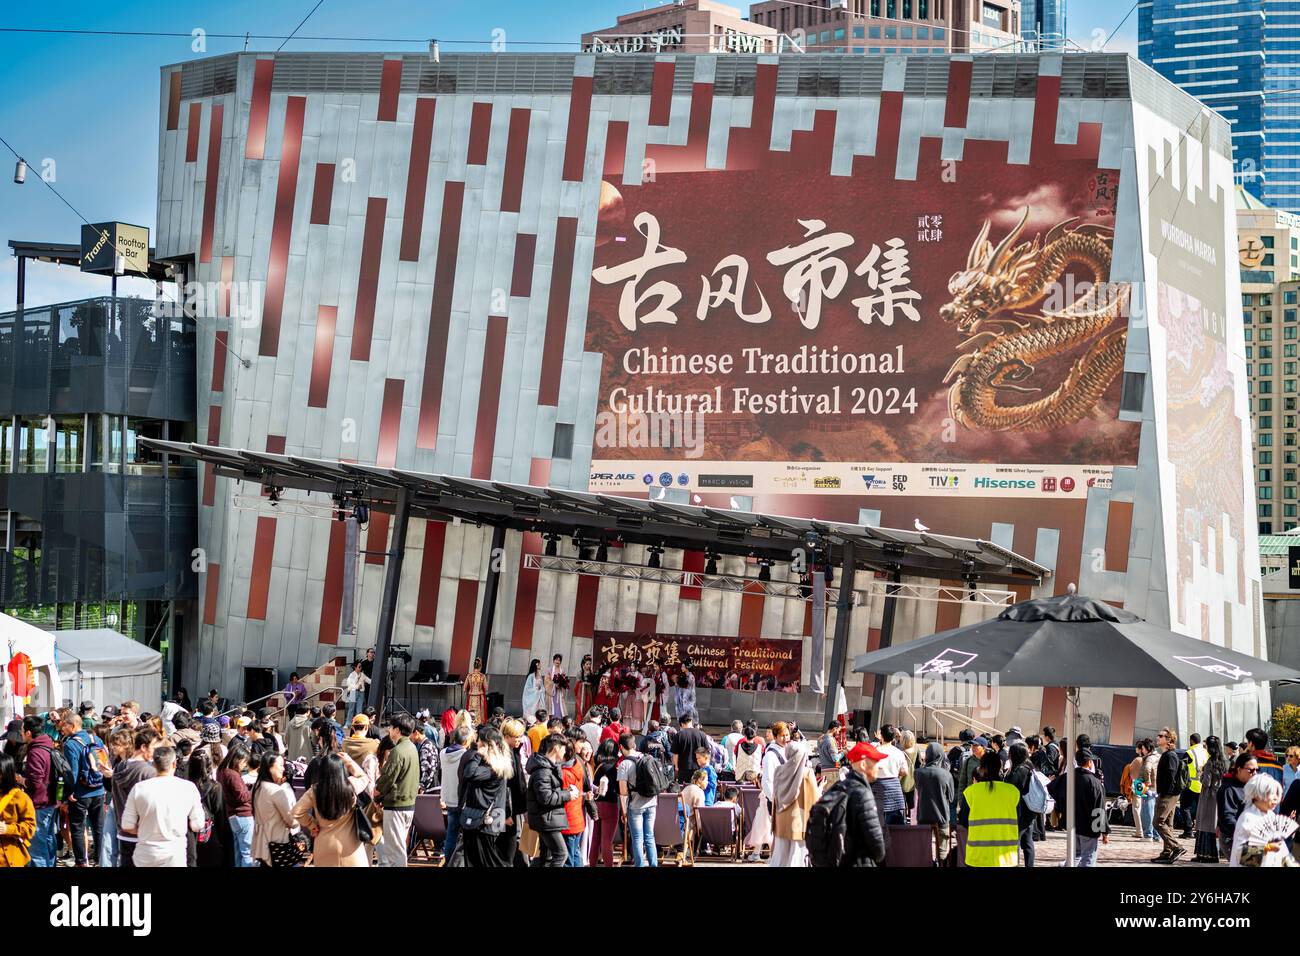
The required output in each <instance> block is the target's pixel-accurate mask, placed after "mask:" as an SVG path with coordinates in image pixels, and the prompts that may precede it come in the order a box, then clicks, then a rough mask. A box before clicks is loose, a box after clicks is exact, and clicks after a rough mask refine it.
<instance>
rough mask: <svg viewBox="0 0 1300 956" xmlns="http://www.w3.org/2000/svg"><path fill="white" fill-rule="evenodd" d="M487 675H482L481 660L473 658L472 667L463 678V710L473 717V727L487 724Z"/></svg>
mask: <svg viewBox="0 0 1300 956" xmlns="http://www.w3.org/2000/svg"><path fill="white" fill-rule="evenodd" d="M487 692H488V688H487V675H485V674H484V673H483V658H481V657H476V658H474V666H473V667H472V668H470V672H469V676H467V677H466V678H465V709H466V710H468V711H469V712H470V714H471V715H472V716H473V717H474V726H475V727H479V726H481V725H483V724H486V723H487Z"/></svg>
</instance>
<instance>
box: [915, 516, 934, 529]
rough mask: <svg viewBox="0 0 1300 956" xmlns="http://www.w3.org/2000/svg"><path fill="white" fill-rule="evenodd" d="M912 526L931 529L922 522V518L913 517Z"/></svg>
mask: <svg viewBox="0 0 1300 956" xmlns="http://www.w3.org/2000/svg"><path fill="white" fill-rule="evenodd" d="M912 527H913V528H915V529H916V530H917V531H929V530H930V529H929V528H927V527H926V526H925V525H923V524H921V519H920V518H913V519H912Z"/></svg>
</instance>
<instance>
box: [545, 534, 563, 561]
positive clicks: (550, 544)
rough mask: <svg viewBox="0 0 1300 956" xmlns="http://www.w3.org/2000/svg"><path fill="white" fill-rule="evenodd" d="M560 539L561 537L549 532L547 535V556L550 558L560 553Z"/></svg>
mask: <svg viewBox="0 0 1300 956" xmlns="http://www.w3.org/2000/svg"><path fill="white" fill-rule="evenodd" d="M559 540H560V539H559V538H557V537H556V536H555V535H553V534H548V535H547V536H546V556H547V557H548V558H553V557H555V556H556V555H557V554H559V553H560V545H559Z"/></svg>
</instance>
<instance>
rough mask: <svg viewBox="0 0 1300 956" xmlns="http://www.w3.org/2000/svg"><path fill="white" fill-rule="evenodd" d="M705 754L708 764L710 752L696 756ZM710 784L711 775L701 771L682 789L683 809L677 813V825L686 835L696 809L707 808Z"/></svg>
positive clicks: (703, 751)
mask: <svg viewBox="0 0 1300 956" xmlns="http://www.w3.org/2000/svg"><path fill="white" fill-rule="evenodd" d="M699 754H704V762H705V763H706V764H707V763H708V759H709V754H708V751H706V750H700V751H699V752H698V753H697V754H696V759H697V760H698V759H699ZM708 784H709V774H708V771H707V770H705V769H700V770H697V771H695V773H693V774H691V782H690V783H688V784H687V785H686V786H685V787H683V788H682V794H681V808H680V809H679V810H678V811H677V823H678V826H680V827H681V831H682V833H683V834H685V833H686V823H687V821H688V820H690V819H691V818H692V817H693V816H694V815H695V808H696V807H703V806H706V804H705V802H704V788H705V787H706V786H708ZM717 785H718V784H717V780H716V779H715V780H714V783H713V786H714V792H715V793H716V792H717Z"/></svg>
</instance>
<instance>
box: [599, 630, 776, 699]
mask: <svg viewBox="0 0 1300 956" xmlns="http://www.w3.org/2000/svg"><path fill="white" fill-rule="evenodd" d="M594 647H595V660H596V669H597V670H598V671H603V670H604V669H605V668H606V667H610V668H615V669H618V668H626V667H637V668H640V667H643V666H645V665H646V664H648V663H651V662H653V663H655V664H658V665H659V666H660V667H663V668H665V669H666V670H667V671H668V673H670V674H676V673H678V672H680V671H681V670H682V668H684V667H689V669H690V671H691V673H692V674H694V675H695V686H696V687H705V688H724V689H727V690H774V691H783V692H786V693H795V692H797V691H798V690H799V683H800V680H801V666H800V660H801V659H800V652H801V648H802V642H800V641H790V640H779V639H775V638H758V637H744V638H742V637H719V636H714V635H703V634H658V633H644V634H637V633H634V632H632V631H597V632H596V634H595V641H594Z"/></svg>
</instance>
